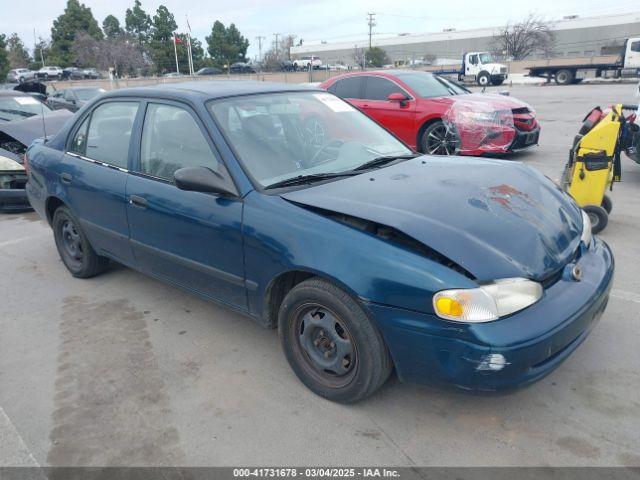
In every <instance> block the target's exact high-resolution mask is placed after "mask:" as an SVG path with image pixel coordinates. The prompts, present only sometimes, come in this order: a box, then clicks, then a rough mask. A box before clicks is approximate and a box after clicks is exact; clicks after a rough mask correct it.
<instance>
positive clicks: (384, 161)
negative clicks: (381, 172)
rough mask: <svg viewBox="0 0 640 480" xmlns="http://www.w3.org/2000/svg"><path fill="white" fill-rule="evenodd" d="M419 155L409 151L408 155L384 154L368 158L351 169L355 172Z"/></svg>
mask: <svg viewBox="0 0 640 480" xmlns="http://www.w3.org/2000/svg"><path fill="white" fill-rule="evenodd" d="M419 156H420V155H419V154H417V153H411V154H408V155H385V156H383V157H376V158H374V159H373V160H369V161H368V162H365V163H363V164H362V165H360V166H358V167H356V168H354V169H353V170H352V171H353V172H357V171H361V170H369V169H370V168H374V167H381V166H382V165H386V164H387V163H391V162H395V161H396V160H409V159H411V158H416V157H419Z"/></svg>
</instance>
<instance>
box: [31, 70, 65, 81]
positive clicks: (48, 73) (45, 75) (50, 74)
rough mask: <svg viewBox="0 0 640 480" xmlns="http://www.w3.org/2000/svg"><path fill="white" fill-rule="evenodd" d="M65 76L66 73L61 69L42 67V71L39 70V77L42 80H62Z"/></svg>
mask: <svg viewBox="0 0 640 480" xmlns="http://www.w3.org/2000/svg"><path fill="white" fill-rule="evenodd" d="M63 74H64V72H63V71H62V69H61V68H60V67H42V68H41V69H40V70H38V75H37V77H38V78H40V79H42V80H49V79H57V80H62V77H63Z"/></svg>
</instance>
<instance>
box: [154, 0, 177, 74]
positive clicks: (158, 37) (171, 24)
mask: <svg viewBox="0 0 640 480" xmlns="http://www.w3.org/2000/svg"><path fill="white" fill-rule="evenodd" d="M177 28H178V24H177V23H176V20H175V18H174V16H173V14H172V13H171V12H170V11H169V9H168V8H167V7H165V6H164V5H160V6H159V7H158V10H157V11H156V14H155V15H154V16H153V25H152V27H151V39H150V40H149V51H150V53H151V57H152V58H153V63H154V64H155V69H156V73H163V72H166V71H174V66H175V57H174V51H173V35H174V33H173V32H175V31H176V29H177Z"/></svg>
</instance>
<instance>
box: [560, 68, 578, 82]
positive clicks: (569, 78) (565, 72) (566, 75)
mask: <svg viewBox="0 0 640 480" xmlns="http://www.w3.org/2000/svg"><path fill="white" fill-rule="evenodd" d="M574 77H575V75H574V74H573V71H571V70H569V69H568V68H563V69H562V70H558V71H557V72H556V83H557V84H558V85H570V84H571V83H573V79H574Z"/></svg>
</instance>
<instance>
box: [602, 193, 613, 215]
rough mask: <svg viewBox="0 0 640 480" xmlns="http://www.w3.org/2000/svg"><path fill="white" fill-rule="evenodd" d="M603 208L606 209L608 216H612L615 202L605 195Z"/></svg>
mask: <svg viewBox="0 0 640 480" xmlns="http://www.w3.org/2000/svg"><path fill="white" fill-rule="evenodd" d="M602 208H604V209H605V210H606V212H607V214H608V215H610V214H611V210H613V202H612V201H611V197H610V196H608V195H605V196H604V197H602Z"/></svg>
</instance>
